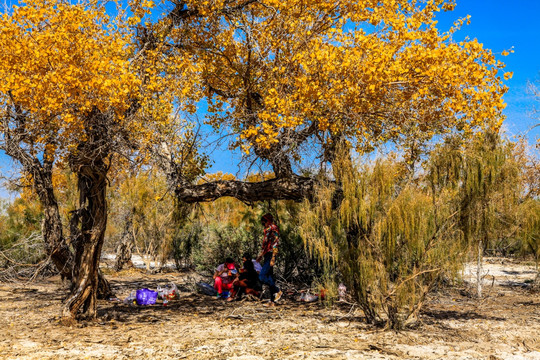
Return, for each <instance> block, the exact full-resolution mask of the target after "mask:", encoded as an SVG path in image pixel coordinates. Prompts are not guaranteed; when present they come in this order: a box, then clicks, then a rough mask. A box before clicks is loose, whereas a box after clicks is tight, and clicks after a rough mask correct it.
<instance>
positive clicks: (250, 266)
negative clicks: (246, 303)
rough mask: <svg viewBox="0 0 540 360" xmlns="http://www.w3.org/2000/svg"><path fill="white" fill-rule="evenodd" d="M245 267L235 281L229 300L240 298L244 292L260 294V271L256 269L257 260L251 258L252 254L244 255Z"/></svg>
mask: <svg viewBox="0 0 540 360" xmlns="http://www.w3.org/2000/svg"><path fill="white" fill-rule="evenodd" d="M242 261H243V268H242V269H240V273H239V274H238V278H237V279H235V280H234V282H233V290H232V292H231V297H229V298H228V299H227V300H228V301H232V300H233V299H234V298H236V299H237V300H240V299H241V298H242V294H244V293H245V294H247V295H253V296H255V297H257V298H258V297H259V296H260V294H261V293H260V290H261V284H260V283H259V273H258V272H257V271H256V270H255V262H254V261H253V260H252V258H251V254H248V253H246V254H244V256H243V257H242Z"/></svg>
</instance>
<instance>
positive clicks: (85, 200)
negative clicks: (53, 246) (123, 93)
mask: <svg viewBox="0 0 540 360" xmlns="http://www.w3.org/2000/svg"><path fill="white" fill-rule="evenodd" d="M107 171H108V167H107V165H106V164H105V163H104V161H103V160H102V159H100V158H97V159H96V158H94V159H93V161H91V163H89V164H85V165H81V166H78V168H77V173H78V184H79V195H80V200H79V201H80V207H81V209H80V211H79V216H80V223H81V233H80V236H78V237H77V240H76V242H75V244H74V247H75V262H74V271H73V287H72V292H71V296H70V298H69V299H68V300H67V301H66V303H65V305H64V309H63V316H64V318H66V319H75V318H76V317H77V316H78V314H79V312H80V311H81V310H82V313H83V314H84V315H85V316H87V317H90V318H94V317H95V316H96V311H97V307H96V300H97V293H98V283H99V282H98V279H99V260H100V257H101V248H102V246H103V240H104V236H105V228H106V225H107V201H106V189H107ZM81 307H82V309H81Z"/></svg>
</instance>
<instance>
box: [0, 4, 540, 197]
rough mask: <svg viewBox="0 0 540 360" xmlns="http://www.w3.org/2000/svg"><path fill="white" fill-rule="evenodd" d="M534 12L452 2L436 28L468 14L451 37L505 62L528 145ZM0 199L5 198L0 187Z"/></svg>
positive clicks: (8, 166) (539, 9)
mask: <svg viewBox="0 0 540 360" xmlns="http://www.w3.org/2000/svg"><path fill="white" fill-rule="evenodd" d="M539 14H540V0H515V1H508V0H457V6H456V8H455V10H454V11H451V12H445V13H441V14H439V15H438V16H437V20H438V21H439V24H438V27H439V29H441V31H445V30H447V29H448V28H450V26H451V25H452V23H453V22H454V21H455V20H456V19H458V18H460V17H465V16H466V15H471V24H470V25H466V26H464V27H463V28H462V29H461V30H460V31H459V32H458V33H457V34H456V35H455V36H454V39H455V40H460V39H462V38H465V37H466V36H468V37H469V38H471V39H472V38H477V39H478V40H479V41H480V42H481V43H483V44H484V47H486V48H490V49H492V51H493V52H494V53H495V54H499V55H498V58H499V59H500V60H502V61H504V62H505V63H506V64H507V67H506V69H505V71H513V72H514V76H513V78H512V79H510V80H508V81H507V82H506V84H507V85H508V87H509V91H508V93H507V94H506V95H505V101H506V103H507V107H506V109H505V110H504V113H505V115H506V116H507V120H506V122H505V129H506V130H507V131H508V133H509V134H510V135H526V136H527V138H528V139H529V142H530V143H534V142H535V141H536V139H538V138H539V137H540V127H537V128H535V129H533V130H531V131H528V130H529V129H531V128H532V126H533V125H535V124H538V123H540V119H536V120H535V119H533V118H532V114H531V113H532V111H533V109H534V107H536V108H540V103H535V102H534V100H533V99H532V97H531V96H530V95H528V94H527V83H528V82H534V81H538V86H539V87H540V25H538V24H539V23H538V16H539ZM511 48H513V50H514V53H513V54H510V55H509V56H506V57H502V56H500V53H501V52H502V51H503V50H509V49H511ZM214 159H215V163H214V164H213V166H212V168H211V169H210V171H223V172H231V173H236V172H237V167H236V166H235V163H234V160H233V158H232V157H231V154H228V153H217V154H215V155H214ZM11 171H12V162H11V160H10V159H9V158H7V157H6V156H5V155H3V154H0V172H1V173H2V175H4V174H9V173H10V172H11ZM1 197H3V198H6V197H9V194H8V193H7V192H6V191H5V190H4V189H2V188H0V198H1Z"/></svg>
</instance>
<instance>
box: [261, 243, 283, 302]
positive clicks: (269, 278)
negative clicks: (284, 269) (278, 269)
mask: <svg viewBox="0 0 540 360" xmlns="http://www.w3.org/2000/svg"><path fill="white" fill-rule="evenodd" d="M270 261H272V253H267V254H265V255H264V262H263V266H262V270H261V272H260V273H259V280H261V282H262V283H263V284H266V285H268V286H269V287H270V294H271V296H270V299H271V300H272V301H274V294H275V293H277V292H279V289H278V287H277V286H276V281H275V280H274V267H273V266H270Z"/></svg>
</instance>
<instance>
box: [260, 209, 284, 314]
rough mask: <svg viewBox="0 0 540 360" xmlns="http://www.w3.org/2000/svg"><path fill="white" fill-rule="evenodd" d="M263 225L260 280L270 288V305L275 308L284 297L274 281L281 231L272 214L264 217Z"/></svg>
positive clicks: (262, 219)
mask: <svg viewBox="0 0 540 360" xmlns="http://www.w3.org/2000/svg"><path fill="white" fill-rule="evenodd" d="M261 223H262V224H263V226H264V236H263V241H262V251H261V253H260V255H259V256H258V257H257V261H258V262H261V260H262V261H263V262H262V264H263V266H262V269H261V272H260V273H259V280H261V282H262V283H263V284H266V285H268V286H269V287H270V303H269V304H268V305H269V306H274V304H275V302H276V301H278V300H279V299H280V298H281V295H282V292H281V290H279V288H278V287H277V286H276V282H275V280H274V265H275V263H276V256H277V254H278V247H279V229H278V227H277V226H276V224H274V217H273V216H272V215H271V214H266V215H263V217H262V218H261Z"/></svg>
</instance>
